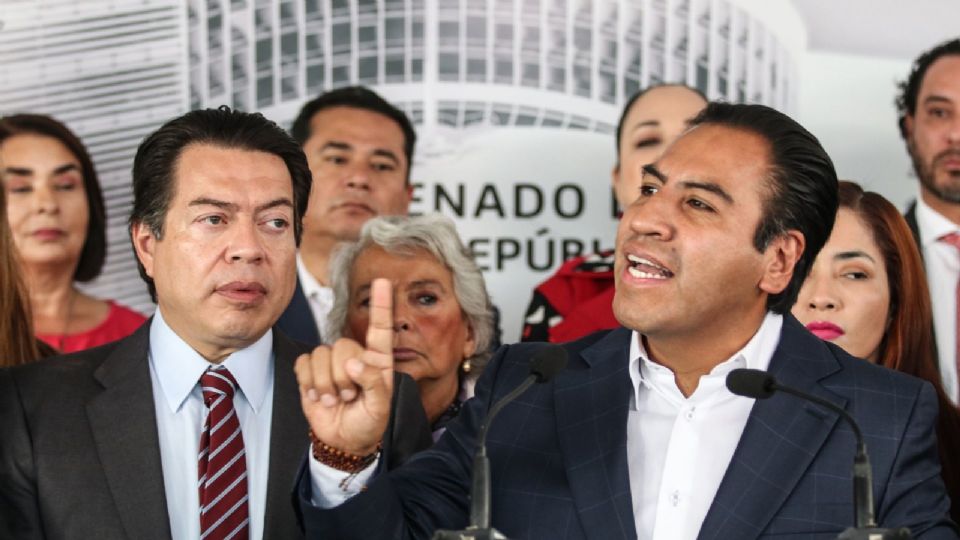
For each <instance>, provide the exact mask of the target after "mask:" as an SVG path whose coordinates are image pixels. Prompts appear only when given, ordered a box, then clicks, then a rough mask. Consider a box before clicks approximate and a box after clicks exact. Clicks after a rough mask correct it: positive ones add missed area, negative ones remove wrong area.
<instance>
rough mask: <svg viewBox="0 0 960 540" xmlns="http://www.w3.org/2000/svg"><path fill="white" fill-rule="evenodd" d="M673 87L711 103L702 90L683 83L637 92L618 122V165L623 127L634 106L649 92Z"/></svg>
mask: <svg viewBox="0 0 960 540" xmlns="http://www.w3.org/2000/svg"><path fill="white" fill-rule="evenodd" d="M673 86H675V87H678V88H686V89H687V90H690V91H691V92H693V93H694V94H696V95H698V96H700V97H701V98H703V102H704V103H706V102H708V101H709V100H708V99H707V96H705V95H704V94H703V92H701V91H700V90H698V89H696V88H694V87H692V86H687V85H685V84H683V83H661V84H655V85H653V86H648V87H646V88H644V89H643V90H640V91H639V92H637V93H636V94H634V95H633V96H631V97H630V99H628V100H627V102H626V103H625V104H624V106H623V110H622V111H621V112H620V120H619V121H617V147H616V148H615V150H616V151H617V154H616V155H617V162H618V163H619V162H620V141H622V140H623V125H624V124H625V123H626V121H627V116H628V115H629V114H630V109H632V108H633V104H634V103H636V102H637V100H638V99H640V98H642V97H643V96H644V95H646V93H647V92H649V91H651V90H655V89H657V88H664V87H666V88H669V87H673Z"/></svg>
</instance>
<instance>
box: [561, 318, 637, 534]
mask: <svg viewBox="0 0 960 540" xmlns="http://www.w3.org/2000/svg"><path fill="white" fill-rule="evenodd" d="M630 335H631V333H630V331H629V330H626V329H623V328H621V329H618V330H614V331H613V332H610V333H609V334H607V335H606V337H604V338H603V339H601V340H600V341H598V342H597V343H595V344H594V345H592V346H590V347H589V348H587V349H585V350H584V351H582V352H581V353H580V355H579V356H578V357H576V358H575V357H574V356H575V355H571V358H570V364H569V365H568V367H567V369H566V370H564V371H563V372H561V373H560V375H558V376H557V379H556V384H555V387H554V391H555V402H556V414H557V426H558V429H559V437H560V448H561V451H562V453H563V462H564V467H565V468H566V472H567V478H568V480H569V482H570V491H571V493H572V496H573V499H574V504H575V506H576V508H577V512H578V514H579V517H580V522H581V523H582V525H583V530H584V532H585V533H586V534H587V537H589V538H594V539H596V540H606V539H610V538H630V539H633V538H636V526H635V525H634V519H633V503H632V500H631V497H630V482H629V471H628V469H627V410H628V408H629V403H630V385H631V383H630V376H629V374H628V366H629V362H628V359H627V356H628V354H629V350H630V347H629V340H630Z"/></svg>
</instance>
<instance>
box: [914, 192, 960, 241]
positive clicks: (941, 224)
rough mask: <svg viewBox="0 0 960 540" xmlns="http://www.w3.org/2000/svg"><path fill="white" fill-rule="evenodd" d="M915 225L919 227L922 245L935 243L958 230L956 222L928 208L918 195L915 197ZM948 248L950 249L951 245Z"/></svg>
mask: <svg viewBox="0 0 960 540" xmlns="http://www.w3.org/2000/svg"><path fill="white" fill-rule="evenodd" d="M917 226H918V228H919V229H920V243H921V244H922V247H926V246H929V245H936V244H937V242H938V241H939V240H940V239H941V238H943V237H944V236H946V235H948V234H950V233H952V232H960V228H958V227H957V224H956V223H954V222H952V221H950V220H949V219H947V218H946V217H945V216H944V215H943V214H941V213H940V212H937V211H936V210H934V209H933V208H930V206H929V205H928V204H927V203H925V202H923V199H922V198H920V197H917ZM950 249H951V250H952V249H953V247H951V248H950Z"/></svg>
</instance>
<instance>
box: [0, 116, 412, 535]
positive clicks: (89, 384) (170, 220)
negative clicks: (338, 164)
mask: <svg viewBox="0 0 960 540" xmlns="http://www.w3.org/2000/svg"><path fill="white" fill-rule="evenodd" d="M133 184H134V186H133V187H134V207H133V212H132V214H131V217H130V236H131V239H132V241H133V245H134V249H135V251H136V254H137V258H138V263H139V268H140V273H141V275H142V276H143V278H144V280H145V281H146V282H147V285H148V287H149V289H150V292H151V294H152V295H153V298H154V300H155V301H156V302H157V312H156V313H155V315H154V316H153V317H152V318H151V320H150V321H149V322H148V323H146V324H144V325H143V326H142V327H141V328H140V329H139V330H138V331H137V332H136V333H134V334H133V335H132V336H130V337H129V338H126V339H124V340H121V341H118V342H115V343H113V344H110V345H106V346H104V347H100V348H97V349H92V350H89V351H84V352H81V353H77V354H73V355H68V356H64V357H59V358H54V359H51V360H49V361H45V362H41V363H37V364H32V365H27V366H21V367H20V368H17V369H15V370H12V371H8V372H4V373H0V433H2V435H0V538H98V539H108V538H109V539H112V538H130V539H141V538H173V539H195V538H205V539H224V538H252V539H258V540H259V539H260V538H299V537H301V536H302V534H301V532H300V530H299V529H298V528H297V526H296V517H295V515H294V511H293V509H292V506H291V503H290V490H291V487H292V481H293V478H294V475H295V472H296V468H297V465H298V463H299V462H300V457H301V454H302V452H303V450H304V449H305V448H307V447H308V443H309V439H308V436H307V434H308V428H307V424H306V423H305V422H304V420H303V418H302V416H301V414H300V402H299V399H298V397H299V392H298V389H297V385H296V381H295V378H294V376H293V372H292V369H293V363H294V360H295V359H296V357H297V355H299V354H301V353H304V352H306V351H305V349H304V347H303V346H301V345H297V344H295V343H294V342H292V341H290V340H289V339H287V338H286V337H285V336H283V334H282V333H280V332H277V331H274V330H273V329H272V327H273V325H274V324H275V322H276V320H277V318H278V317H279V315H280V313H281V312H282V311H283V309H284V307H285V306H286V305H287V303H288V302H289V301H290V297H291V295H292V294H293V289H294V284H295V280H296V277H295V256H296V249H297V245H298V243H299V240H300V235H301V230H302V226H301V221H302V216H303V213H304V211H305V208H306V205H307V198H308V195H309V193H310V184H311V176H310V171H309V169H308V167H307V162H306V159H305V157H304V155H303V152H302V151H301V149H300V146H299V145H298V144H297V143H296V142H295V141H293V140H292V139H291V138H290V137H289V136H288V135H286V133H284V132H283V130H281V129H280V128H279V127H278V126H277V125H275V124H274V123H273V122H270V121H268V120H267V119H265V118H263V117H262V116H261V115H259V114H247V113H241V112H237V111H231V110H230V109H228V108H221V109H217V110H212V109H211V110H202V111H193V112H190V113H188V114H186V115H184V116H182V117H180V118H177V119H174V120H171V121H170V122H168V123H167V124H165V125H164V126H163V127H161V128H160V129H159V130H158V131H156V132H155V133H153V134H152V135H150V136H149V137H147V138H146V139H145V140H144V142H143V143H142V144H141V145H140V148H139V149H138V151H137V155H136V158H135V160H134V166H133ZM400 382H401V384H398V385H397V388H398V392H397V393H395V394H394V405H395V408H394V409H393V411H394V414H392V415H391V416H392V417H394V418H393V419H392V420H391V422H392V425H391V427H389V428H388V432H389V434H388V435H387V436H386V437H385V440H384V446H385V457H386V459H387V460H388V461H391V462H393V463H396V462H397V461H400V460H402V459H403V458H404V457H405V456H406V455H408V454H409V453H411V452H412V451H415V450H417V449H419V447H422V446H423V445H427V444H429V442H430V439H429V432H428V431H426V425H425V418H424V415H423V412H422V409H420V408H419V399H418V397H417V393H416V389H415V387H414V385H413V384H412V382H411V381H409V380H402V381H400ZM401 418H402V419H401ZM395 421H396V422H401V423H403V425H404V429H403V430H397V431H394V429H393V422H395ZM400 431H402V433H399V432H400ZM395 433H396V434H397V435H396V437H394V434H395ZM401 436H402V439H401Z"/></svg>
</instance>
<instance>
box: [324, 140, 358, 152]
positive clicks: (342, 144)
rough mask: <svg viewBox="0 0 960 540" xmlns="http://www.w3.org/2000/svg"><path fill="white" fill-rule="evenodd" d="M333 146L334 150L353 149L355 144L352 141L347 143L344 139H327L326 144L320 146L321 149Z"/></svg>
mask: <svg viewBox="0 0 960 540" xmlns="http://www.w3.org/2000/svg"><path fill="white" fill-rule="evenodd" d="M328 148H332V149H334V150H353V146H351V145H350V143H345V142H343V141H327V143H326V144H324V145H323V146H321V147H320V151H321V152H323V151H324V150H326V149H328Z"/></svg>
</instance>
